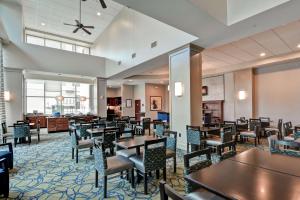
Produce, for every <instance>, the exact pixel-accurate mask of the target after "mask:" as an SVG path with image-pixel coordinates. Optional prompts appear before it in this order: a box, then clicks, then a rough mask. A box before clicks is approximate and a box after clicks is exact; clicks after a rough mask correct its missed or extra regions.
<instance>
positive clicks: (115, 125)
mask: <svg viewBox="0 0 300 200" xmlns="http://www.w3.org/2000/svg"><path fill="white" fill-rule="evenodd" d="M106 127H117V121H112V122H106Z"/></svg>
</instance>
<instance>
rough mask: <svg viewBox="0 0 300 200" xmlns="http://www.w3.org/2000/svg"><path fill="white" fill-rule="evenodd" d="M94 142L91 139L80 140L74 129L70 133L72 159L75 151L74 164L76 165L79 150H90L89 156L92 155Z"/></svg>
mask: <svg viewBox="0 0 300 200" xmlns="http://www.w3.org/2000/svg"><path fill="white" fill-rule="evenodd" d="M93 145H94V142H93V141H92V140H91V139H88V140H81V138H80V137H79V136H78V135H77V132H76V129H74V130H73V132H72V133H71V146H72V159H74V150H75V151H76V163H78V151H79V149H90V155H92V153H93Z"/></svg>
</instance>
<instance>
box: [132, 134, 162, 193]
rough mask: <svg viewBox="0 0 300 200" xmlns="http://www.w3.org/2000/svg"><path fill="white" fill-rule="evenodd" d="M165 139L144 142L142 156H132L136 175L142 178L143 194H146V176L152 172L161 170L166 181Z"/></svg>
mask: <svg viewBox="0 0 300 200" xmlns="http://www.w3.org/2000/svg"><path fill="white" fill-rule="evenodd" d="M166 142H167V140H166V138H160V139H157V140H149V141H145V144H144V147H145V148H144V154H143V155H136V156H132V157H130V158H129V159H130V160H131V161H132V162H133V163H134V166H135V168H136V170H137V173H138V174H140V175H141V176H143V177H144V194H147V193H148V174H149V173H151V172H152V171H156V172H157V171H158V170H161V169H162V170H163V179H164V180H166Z"/></svg>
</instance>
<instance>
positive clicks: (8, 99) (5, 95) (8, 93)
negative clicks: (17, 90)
mask: <svg viewBox="0 0 300 200" xmlns="http://www.w3.org/2000/svg"><path fill="white" fill-rule="evenodd" d="M4 101H10V92H9V91H4Z"/></svg>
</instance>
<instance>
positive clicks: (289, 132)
mask: <svg viewBox="0 0 300 200" xmlns="http://www.w3.org/2000/svg"><path fill="white" fill-rule="evenodd" d="M283 129H284V136H283V140H287V141H293V140H294V137H293V133H294V129H293V125H292V122H286V123H284V124H283Z"/></svg>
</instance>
